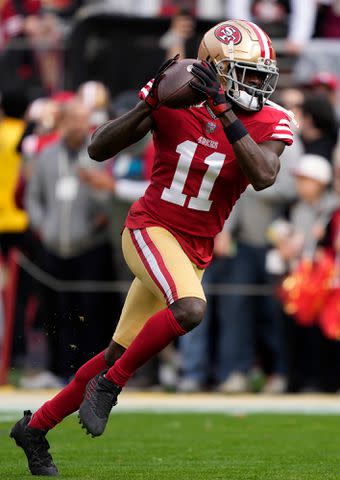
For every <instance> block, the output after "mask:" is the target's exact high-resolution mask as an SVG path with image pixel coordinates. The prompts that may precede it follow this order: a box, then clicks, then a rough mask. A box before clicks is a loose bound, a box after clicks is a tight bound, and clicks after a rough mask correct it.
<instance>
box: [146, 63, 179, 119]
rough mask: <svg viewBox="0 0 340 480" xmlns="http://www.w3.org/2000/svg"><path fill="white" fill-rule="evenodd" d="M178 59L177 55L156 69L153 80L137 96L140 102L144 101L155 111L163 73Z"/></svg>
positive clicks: (157, 105)
mask: <svg viewBox="0 0 340 480" xmlns="http://www.w3.org/2000/svg"><path fill="white" fill-rule="evenodd" d="M178 59H179V54H177V55H175V56H174V57H173V58H169V60H166V61H165V62H164V63H163V64H162V65H161V67H160V68H159V69H158V71H157V73H156V75H155V78H153V79H152V80H150V81H149V82H148V83H147V84H146V85H145V86H144V87H143V88H142V89H141V90H140V92H139V94H138V96H139V98H140V99H141V100H144V102H146V103H147V104H148V105H149V106H150V107H151V108H152V109H153V110H156V109H157V108H158V107H159V100H158V85H159V82H160V81H161V80H162V78H163V77H164V74H165V71H166V70H167V69H168V68H169V67H171V65H173V64H174V63H176V62H177V60H178Z"/></svg>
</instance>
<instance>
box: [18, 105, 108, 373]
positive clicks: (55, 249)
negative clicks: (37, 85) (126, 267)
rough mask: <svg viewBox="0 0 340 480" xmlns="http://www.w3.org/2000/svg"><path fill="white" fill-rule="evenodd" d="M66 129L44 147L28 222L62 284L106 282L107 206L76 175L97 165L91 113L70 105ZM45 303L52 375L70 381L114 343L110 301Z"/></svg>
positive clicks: (56, 295) (54, 295)
mask: <svg viewBox="0 0 340 480" xmlns="http://www.w3.org/2000/svg"><path fill="white" fill-rule="evenodd" d="M61 125H62V128H61V138H60V140H59V141H57V142H56V143H54V144H53V145H52V146H50V147H48V148H46V149H44V150H43V152H42V153H41V155H40V156H39V158H38V159H37V161H36V162H35V164H34V172H33V175H32V177H31V180H30V184H29V188H28V192H27V200H26V205H27V211H28V213H29V218H30V224H31V227H32V228H33V229H34V230H35V231H36V233H37V235H39V237H40V238H41V243H42V255H43V264H44V268H45V270H46V271H47V272H48V273H49V274H50V275H52V276H53V277H55V278H57V279H58V280H72V281H76V280H87V281H98V280H109V279H111V278H112V256H111V247H110V245H109V243H108V235H107V216H106V201H105V199H103V197H102V196H99V195H98V194H96V193H95V192H94V191H93V190H92V189H91V188H89V187H88V186H87V185H85V184H84V183H83V182H81V180H80V177H79V174H78V169H79V167H81V166H85V167H89V168H91V167H92V168H93V167H94V162H92V161H91V160H90V159H89V158H88V155H87V151H86V145H87V139H88V135H89V128H90V114H89V111H88V110H87V108H86V107H85V106H84V105H83V104H82V103H81V102H79V100H72V101H70V102H68V103H66V104H65V105H64V108H63V112H62V118H61ZM95 165H97V164H95ZM66 290H67V289H66ZM46 300H47V309H48V311H49V312H50V314H49V316H48V318H47V319H46V322H47V324H48V331H49V337H48V338H49V341H50V348H51V349H52V350H51V352H52V354H53V358H52V359H51V360H52V371H53V372H54V373H56V374H58V375H59V376H62V377H65V378H68V377H70V376H71V375H72V374H73V372H74V371H75V370H76V369H77V368H78V367H79V365H80V364H82V362H84V361H85V360H86V359H87V358H88V357H90V356H91V355H93V353H95V352H96V351H99V349H101V348H103V347H104V345H105V344H106V343H107V339H108V338H110V335H111V333H112V326H113V325H112V324H113V318H114V317H113V307H114V305H113V296H112V295H111V294H104V293H81V292H80V293H72V292H67V291H63V292H52V291H50V292H49V296H48V297H47V298H46ZM98 321H100V323H101V328H100V329H98V328H97V324H98Z"/></svg>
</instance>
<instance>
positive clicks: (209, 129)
mask: <svg viewBox="0 0 340 480" xmlns="http://www.w3.org/2000/svg"><path fill="white" fill-rule="evenodd" d="M205 129H206V131H207V133H214V131H215V129H216V123H214V122H207V124H206V126H205Z"/></svg>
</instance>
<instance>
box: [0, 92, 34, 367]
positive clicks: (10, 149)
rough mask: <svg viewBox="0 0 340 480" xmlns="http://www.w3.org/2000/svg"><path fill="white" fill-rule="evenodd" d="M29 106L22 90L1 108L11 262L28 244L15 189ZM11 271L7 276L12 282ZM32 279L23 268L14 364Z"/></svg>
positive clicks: (21, 351) (0, 176) (0, 225)
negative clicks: (19, 147) (12, 256)
mask: <svg viewBox="0 0 340 480" xmlns="http://www.w3.org/2000/svg"><path fill="white" fill-rule="evenodd" d="M26 108H27V99H26V96H25V95H24V94H23V92H21V91H16V90H14V91H9V92H4V93H3V96H2V100H1V111H0V157H1V173H0V211H1V215H0V252H1V255H2V257H3V260H4V264H5V268H7V267H6V265H7V259H8V254H9V252H10V251H11V250H12V249H13V248H17V249H18V248H19V249H25V248H26V246H27V242H28V238H27V224H28V221H27V215H26V213H25V212H24V211H23V210H22V209H20V208H18V207H17V206H16V204H15V199H14V191H15V186H16V182H17V179H18V175H19V171H20V162H21V158H20V154H19V153H18V151H17V145H18V143H19V141H20V138H21V136H22V134H23V132H24V129H25V121H24V119H23V117H24V113H25V111H26ZM7 273H9V272H3V278H5V279H6V281H10V278H9V277H8V275H7ZM29 291H30V282H29V279H28V278H27V275H26V274H25V273H24V272H23V270H21V269H20V270H19V275H18V284H17V292H16V293H17V301H16V308H15V326H14V336H13V338H14V344H13V356H14V357H15V358H14V360H13V363H14V364H16V365H17V366H22V363H23V358H24V355H25V351H26V341H25V335H24V319H25V308H26V304H27V298H28V295H29Z"/></svg>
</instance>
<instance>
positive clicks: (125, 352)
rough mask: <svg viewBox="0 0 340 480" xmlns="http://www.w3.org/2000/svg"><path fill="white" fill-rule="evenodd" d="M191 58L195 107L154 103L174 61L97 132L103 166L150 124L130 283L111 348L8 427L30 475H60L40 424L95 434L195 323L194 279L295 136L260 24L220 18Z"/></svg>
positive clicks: (126, 244)
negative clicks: (151, 146) (149, 157)
mask: <svg viewBox="0 0 340 480" xmlns="http://www.w3.org/2000/svg"><path fill="white" fill-rule="evenodd" d="M198 59H199V60H201V62H197V63H194V66H193V68H192V74H193V76H194V79H193V80H192V82H191V86H192V88H194V89H196V90H197V91H199V92H200V94H203V95H204V97H205V101H204V102H203V103H202V104H200V105H197V106H194V107H191V108H188V109H182V110H174V109H170V108H166V107H164V106H162V105H160V102H159V99H158V95H157V92H158V85H159V82H160V81H161V80H162V77H163V74H164V72H165V71H166V70H167V69H168V68H169V67H170V66H171V65H172V64H173V62H175V61H176V60H177V58H176V57H175V58H173V59H170V60H168V61H167V62H166V63H165V64H164V65H163V66H162V67H161V69H160V70H159V72H158V73H157V74H156V76H155V78H154V79H153V80H152V81H150V82H149V83H148V84H147V85H146V86H145V87H144V88H142V90H141V91H140V99H141V101H140V102H139V103H137V105H136V107H135V108H133V109H132V110H131V111H129V112H128V113H126V114H125V115H123V116H121V117H119V118H118V119H115V120H112V121H110V122H108V123H106V124H104V125H103V126H101V127H99V128H98V129H97V131H96V132H95V134H94V136H93V138H92V142H91V145H90V146H89V154H90V156H91V158H93V159H95V160H97V161H103V160H106V159H108V158H111V157H112V156H114V155H116V154H117V153H118V152H119V151H121V150H122V149H124V148H126V147H127V146H128V145H131V144H132V143H134V142H136V141H137V140H139V139H140V138H142V137H143V136H144V135H145V134H146V133H147V132H149V131H150V130H152V131H153V137H154V143H155V148H156V155H155V162H154V166H153V171H152V178H151V183H150V185H149V187H148V189H147V190H146V192H145V195H144V196H143V197H142V198H140V199H139V200H138V201H137V202H135V203H134V204H133V206H132V207H131V209H130V212H129V214H128V217H127V219H126V223H125V229H124V231H123V234H122V246H123V253H124V256H125V259H126V262H127V264H128V266H129V267H130V269H131V270H132V272H133V273H134V275H135V279H134V281H133V282H132V285H131V288H130V290H129V293H128V295H127V298H126V301H125V305H124V308H123V310H122V314H121V318H120V321H119V323H118V326H117V328H116V331H115V333H114V336H113V340H112V341H111V343H110V345H109V347H108V349H107V350H106V351H105V352H102V353H100V354H98V355H97V356H96V357H94V358H92V359H91V360H89V361H88V362H87V363H86V364H85V365H83V366H82V367H81V368H80V369H79V370H78V372H77V373H76V375H75V378H74V379H73V380H72V382H71V383H70V384H69V385H67V386H66V387H65V388H64V389H63V390H62V391H61V392H60V393H59V394H58V395H57V396H56V397H54V398H52V399H51V400H50V401H48V402H46V403H45V404H44V405H43V406H42V407H41V408H40V409H39V410H38V411H37V412H36V413H35V414H34V415H33V416H32V414H31V412H29V411H26V412H25V413H24V417H23V418H22V419H21V420H20V421H19V422H17V424H16V425H15V426H14V427H13V429H12V432H11V436H12V437H13V438H14V439H15V441H16V443H17V445H19V446H21V447H22V448H23V449H24V451H25V453H26V456H27V458H28V463H29V467H30V470H31V472H32V473H33V474H40V475H56V474H57V473H58V472H57V468H56V466H55V465H54V463H53V461H52V458H51V456H50V454H49V452H48V448H49V445H48V443H47V440H46V438H45V434H46V432H47V431H48V430H50V429H51V428H53V427H54V426H55V425H56V424H57V423H59V422H60V421H61V420H62V419H63V418H64V417H65V416H67V415H69V414H70V413H72V412H74V411H76V410H78V408H79V406H80V408H79V415H80V422H81V423H82V425H83V427H85V428H86V430H87V432H88V433H91V434H92V435H93V436H97V435H101V434H102V433H103V431H104V429H105V425H106V423H107V420H108V416H109V414H110V411H111V408H112V406H113V405H115V404H116V403H117V397H118V394H119V393H120V391H121V389H122V388H123V387H124V385H125V384H126V382H127V381H128V379H129V378H130V377H131V375H133V373H134V372H135V371H136V369H137V368H139V367H140V366H141V365H143V364H144V363H145V362H146V361H147V360H149V359H150V358H151V357H152V356H154V355H155V354H156V353H158V352H159V351H160V350H162V349H163V348H164V347H165V346H166V345H168V344H169V343H170V342H171V341H173V340H174V339H176V338H177V337H178V336H180V335H185V334H186V333H187V332H189V331H190V330H191V329H193V328H195V327H196V326H197V325H198V324H199V323H200V322H201V320H202V318H203V316H204V312H205V308H206V299H205V295H204V292H203V289H202V286H201V279H202V276H203V272H204V269H205V268H206V267H207V266H208V265H209V262H210V261H211V257H212V251H213V242H214V237H215V236H216V234H217V233H218V232H219V231H221V229H222V227H223V225H224V222H225V219H226V218H227V217H228V215H229V213H230V211H231V209H232V207H233V205H234V203H235V202H236V200H237V199H238V198H239V196H240V195H241V193H242V192H243V191H244V190H245V188H246V187H247V185H249V184H251V185H253V187H254V188H255V189H256V190H261V189H264V188H266V187H269V186H270V185H272V184H273V183H274V181H275V178H276V175H277V173H278V171H279V168H280V161H279V157H280V155H281V153H282V152H283V150H284V148H285V145H290V144H291V143H292V140H293V134H292V131H291V129H290V119H289V117H288V116H287V113H285V111H283V109H281V108H278V107H275V106H273V104H272V103H270V104H269V101H268V99H269V97H270V95H271V94H272V93H273V92H274V90H275V86H276V83H277V79H278V68H277V65H276V60H275V52H274V49H273V46H272V43H271V41H270V39H269V37H268V36H267V35H266V33H265V32H263V30H261V29H260V28H259V27H258V26H257V25H255V24H254V23H251V22H246V21H243V20H242V21H241V20H235V21H226V22H223V23H221V24H219V25H217V26H215V27H213V28H212V29H211V30H209V31H208V32H207V33H206V34H205V35H204V38H203V40H202V42H201V45H200V48H199V52H198ZM98 320H100V319H98Z"/></svg>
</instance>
